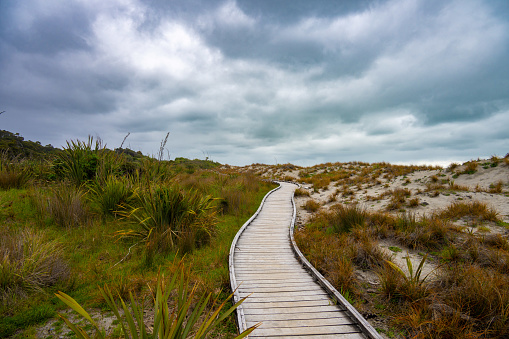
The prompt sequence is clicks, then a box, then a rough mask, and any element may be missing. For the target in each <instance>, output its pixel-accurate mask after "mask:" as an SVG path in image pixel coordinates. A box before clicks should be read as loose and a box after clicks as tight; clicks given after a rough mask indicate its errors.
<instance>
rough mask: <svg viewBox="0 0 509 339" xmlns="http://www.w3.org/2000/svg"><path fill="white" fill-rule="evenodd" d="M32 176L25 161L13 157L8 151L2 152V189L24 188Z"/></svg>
mask: <svg viewBox="0 0 509 339" xmlns="http://www.w3.org/2000/svg"><path fill="white" fill-rule="evenodd" d="M30 178H31V171H30V168H29V167H28V166H27V164H26V162H25V161H22V160H19V159H11V158H9V157H8V156H7V153H6V152H3V153H0V189H3V190H8V189H11V188H23V187H25V186H26V185H27V184H28V182H29V180H30Z"/></svg>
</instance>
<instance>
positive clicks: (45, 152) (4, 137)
mask: <svg viewBox="0 0 509 339" xmlns="http://www.w3.org/2000/svg"><path fill="white" fill-rule="evenodd" d="M61 151H62V150H61V149H60V148H56V147H53V146H52V145H46V146H43V145H42V144H41V143H40V142H39V141H30V140H25V138H23V137H22V136H21V135H20V134H19V133H12V132H9V131H5V130H0V154H5V155H6V156H7V157H8V158H11V159H13V158H30V159H43V158H44V159H48V158H51V157H53V156H55V155H56V154H58V152H61ZM114 152H116V153H117V154H122V155H124V156H125V157H126V158H127V160H128V162H130V163H136V162H138V161H140V160H141V159H143V158H146V157H147V156H145V155H143V154H142V153H141V152H140V151H137V152H135V151H133V150H131V149H128V148H116V149H115V150H114ZM165 162H167V163H168V164H169V165H170V166H171V167H173V168H174V169H175V170H176V172H187V173H192V172H194V171H195V170H198V169H211V168H215V167H218V166H220V164H219V163H217V162H214V161H212V160H209V159H205V160H200V159H194V160H191V159H187V158H175V160H170V161H165Z"/></svg>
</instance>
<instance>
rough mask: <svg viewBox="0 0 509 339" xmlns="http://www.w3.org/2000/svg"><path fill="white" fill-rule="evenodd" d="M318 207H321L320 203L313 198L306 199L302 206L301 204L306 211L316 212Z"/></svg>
mask: <svg viewBox="0 0 509 339" xmlns="http://www.w3.org/2000/svg"><path fill="white" fill-rule="evenodd" d="M320 207H321V205H320V203H318V202H317V201H316V200H314V199H309V200H308V201H306V203H305V204H304V206H302V208H303V209H305V210H306V211H308V212H316V211H318V209H319V208H320Z"/></svg>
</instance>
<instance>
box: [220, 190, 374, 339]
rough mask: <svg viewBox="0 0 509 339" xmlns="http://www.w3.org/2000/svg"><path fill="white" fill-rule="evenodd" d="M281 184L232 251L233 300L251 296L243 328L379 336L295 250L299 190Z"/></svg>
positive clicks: (272, 333)
mask: <svg viewBox="0 0 509 339" xmlns="http://www.w3.org/2000/svg"><path fill="white" fill-rule="evenodd" d="M280 185H281V186H280V187H279V188H277V189H275V190H273V191H271V192H270V193H269V194H267V196H266V197H265V199H264V201H263V202H262V204H261V205H260V208H259V209H258V211H257V213H256V214H255V215H253V217H251V219H250V220H248V222H246V224H244V226H243V227H242V228H241V230H240V231H239V233H238V234H237V236H236V237H235V239H234V241H233V244H232V247H231V250H230V280H231V283H232V288H233V289H234V290H236V291H235V295H234V299H235V302H236V301H238V300H239V299H240V298H243V297H245V296H249V298H248V299H247V300H246V301H244V303H243V304H242V305H241V307H239V308H238V309H237V322H238V325H239V328H240V330H241V331H242V330H244V329H246V328H248V327H250V326H253V325H256V324H258V323H261V325H260V327H258V328H257V329H256V330H255V331H254V332H252V334H251V335H249V337H251V338H256V337H262V338H304V337H305V338H369V337H372V338H380V337H379V336H378V334H377V333H376V331H375V330H374V329H373V328H372V327H371V326H370V325H369V324H368V323H367V322H366V321H365V320H364V319H359V317H360V318H362V317H361V316H360V315H359V314H358V313H357V311H355V309H354V308H353V307H352V306H351V305H350V304H348V302H347V301H346V300H345V299H344V298H343V297H342V296H340V295H338V294H339V293H337V291H335V290H334V291H335V293H336V294H334V293H332V294H331V291H330V288H332V286H330V284H328V283H327V282H326V281H321V279H323V277H321V275H320V274H319V273H318V272H316V270H314V268H312V266H310V265H309V263H308V262H307V261H306V260H305V259H304V258H303V257H302V256H301V254H300V251H298V249H295V248H293V246H292V243H293V244H294V241H293V235H291V232H293V223H294V220H295V205H294V202H293V193H294V191H295V189H296V188H297V186H296V185H295V184H290V183H284V182H281V183H280ZM308 266H309V267H308ZM304 267H307V269H306V268H304ZM316 274H318V276H317V275H316ZM322 286H323V287H322ZM324 287H325V289H324ZM332 289H333V288H332ZM330 295H332V296H333V298H332V299H331V297H330ZM336 300H337V301H336ZM345 303H346V304H348V305H346V304H345Z"/></svg>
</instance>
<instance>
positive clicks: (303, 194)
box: [294, 187, 310, 197]
mask: <svg viewBox="0 0 509 339" xmlns="http://www.w3.org/2000/svg"><path fill="white" fill-rule="evenodd" d="M294 195H295V196H296V197H309V196H310V193H309V191H308V190H307V189H305V188H302V187H299V188H297V189H296V190H295V193H294Z"/></svg>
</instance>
